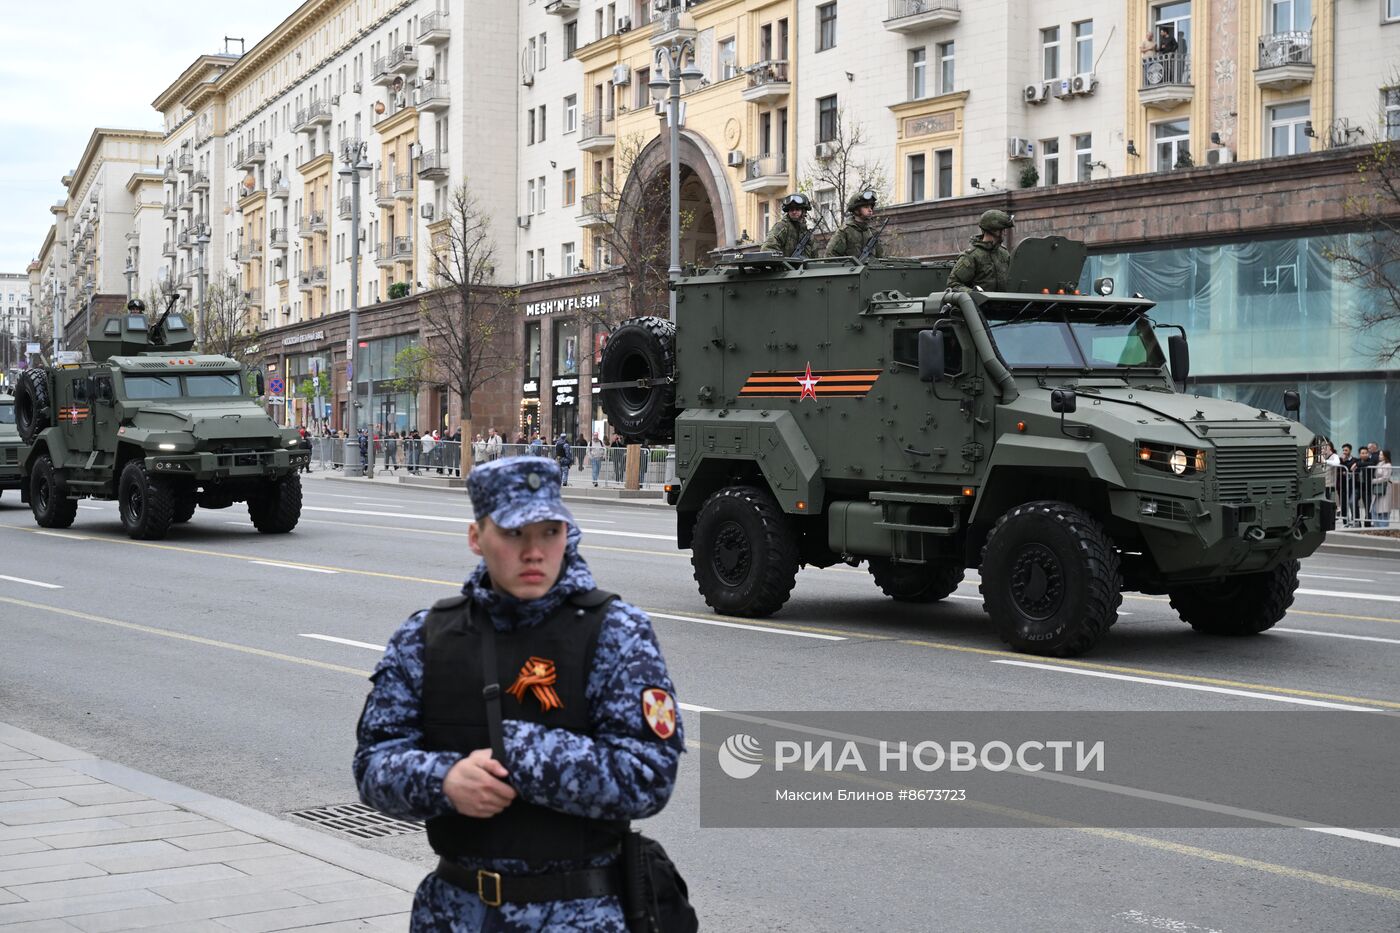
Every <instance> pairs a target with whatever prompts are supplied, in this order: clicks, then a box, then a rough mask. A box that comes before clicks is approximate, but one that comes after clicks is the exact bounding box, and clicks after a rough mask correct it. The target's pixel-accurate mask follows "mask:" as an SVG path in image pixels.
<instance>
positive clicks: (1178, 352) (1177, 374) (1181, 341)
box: [1167, 334, 1191, 392]
mask: <svg viewBox="0 0 1400 933" xmlns="http://www.w3.org/2000/svg"><path fill="white" fill-rule="evenodd" d="M1167 359H1168V360H1169V361H1170V363H1171V367H1172V381H1174V382H1175V383H1176V384H1177V385H1178V386H1180V387H1181V390H1182V391H1183V392H1184V391H1186V377H1187V376H1189V375H1190V374H1191V348H1190V347H1189V346H1187V344H1186V338H1185V337H1183V336H1182V335H1181V334H1172V335H1171V336H1170V337H1168V338H1167Z"/></svg>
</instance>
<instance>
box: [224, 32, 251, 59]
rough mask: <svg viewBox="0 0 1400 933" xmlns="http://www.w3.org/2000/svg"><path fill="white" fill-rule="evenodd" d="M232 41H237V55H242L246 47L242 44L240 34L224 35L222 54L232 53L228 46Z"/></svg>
mask: <svg viewBox="0 0 1400 933" xmlns="http://www.w3.org/2000/svg"><path fill="white" fill-rule="evenodd" d="M234 42H237V43H238V54H239V55H242V54H243V53H244V52H245V51H247V49H246V48H245V47H244V45H243V39H242V38H241V37H240V36H224V54H225V55H232V54H233V53H232V52H230V51H229V46H230V45H232V44H233V43H234Z"/></svg>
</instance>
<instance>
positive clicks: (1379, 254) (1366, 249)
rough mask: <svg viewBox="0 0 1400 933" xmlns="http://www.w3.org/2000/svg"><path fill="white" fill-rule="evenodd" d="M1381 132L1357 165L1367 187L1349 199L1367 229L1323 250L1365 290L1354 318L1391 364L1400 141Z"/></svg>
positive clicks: (1399, 254)
mask: <svg viewBox="0 0 1400 933" xmlns="http://www.w3.org/2000/svg"><path fill="white" fill-rule="evenodd" d="M1379 135H1380V137H1381V138H1379V139H1378V140H1377V141H1376V142H1375V143H1373V144H1372V145H1371V147H1370V150H1369V152H1368V153H1367V154H1366V155H1365V156H1363V157H1362V159H1361V161H1360V162H1359V163H1358V164H1357V167H1356V168H1357V174H1358V178H1359V180H1360V182H1361V185H1362V190H1361V191H1360V192H1359V193H1357V194H1353V195H1351V196H1349V197H1348V198H1347V199H1346V202H1345V205H1344V207H1345V211H1346V214H1347V217H1348V219H1349V220H1351V221H1353V222H1356V223H1359V225H1360V226H1361V227H1362V231H1361V232H1358V233H1354V234H1351V235H1350V236H1339V237H1337V238H1336V240H1335V242H1334V244H1333V245H1332V246H1331V247H1329V248H1328V249H1327V250H1326V251H1325V254H1324V255H1326V256H1327V258H1328V259H1330V260H1332V262H1334V263H1335V264H1336V266H1337V271H1338V274H1339V275H1340V276H1341V278H1342V279H1343V280H1344V281H1347V282H1349V283H1351V284H1353V285H1356V286H1359V287H1360V288H1361V289H1362V290H1363V291H1364V292H1365V294H1364V296H1363V298H1362V300H1361V301H1358V302H1357V303H1356V311H1355V313H1354V315H1353V319H1352V323H1353V325H1354V326H1355V327H1356V329H1357V330H1359V331H1360V332H1361V333H1362V334H1363V335H1364V336H1365V338H1366V340H1367V341H1368V343H1369V344H1370V346H1369V347H1368V349H1369V350H1370V352H1371V353H1372V354H1373V355H1374V356H1375V359H1376V361H1377V362H1378V363H1381V364H1387V363H1393V362H1395V361H1396V360H1397V359H1400V141H1397V140H1393V139H1386V138H1384V135H1383V134H1379Z"/></svg>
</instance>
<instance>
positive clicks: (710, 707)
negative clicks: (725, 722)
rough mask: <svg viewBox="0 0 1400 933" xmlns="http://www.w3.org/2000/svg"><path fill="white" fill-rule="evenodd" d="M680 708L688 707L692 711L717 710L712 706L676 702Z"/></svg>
mask: <svg viewBox="0 0 1400 933" xmlns="http://www.w3.org/2000/svg"><path fill="white" fill-rule="evenodd" d="M676 705H677V706H679V707H680V708H681V709H688V710H690V711H691V712H692V713H718V712H719V710H717V709H715V708H714V707H713V706H696V705H695V704H694V703H677V704H676Z"/></svg>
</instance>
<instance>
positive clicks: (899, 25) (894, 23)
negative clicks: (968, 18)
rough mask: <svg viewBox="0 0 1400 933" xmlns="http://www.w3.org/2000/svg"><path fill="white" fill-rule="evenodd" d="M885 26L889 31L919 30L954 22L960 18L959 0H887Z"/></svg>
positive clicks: (960, 5)
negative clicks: (887, 11) (887, 14)
mask: <svg viewBox="0 0 1400 933" xmlns="http://www.w3.org/2000/svg"><path fill="white" fill-rule="evenodd" d="M889 2H890V6H889V17H888V18H886V20H885V28H886V29H888V30H890V31H891V32H919V31H921V30H924V29H930V28H932V27H934V26H943V25H946V24H948V23H956V22H957V21H958V20H959V19H961V18H962V4H961V3H960V2H959V0H889Z"/></svg>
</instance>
